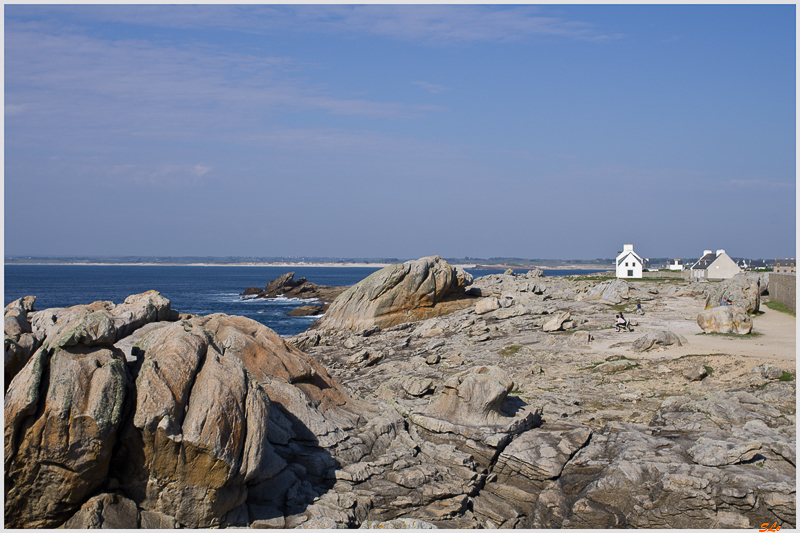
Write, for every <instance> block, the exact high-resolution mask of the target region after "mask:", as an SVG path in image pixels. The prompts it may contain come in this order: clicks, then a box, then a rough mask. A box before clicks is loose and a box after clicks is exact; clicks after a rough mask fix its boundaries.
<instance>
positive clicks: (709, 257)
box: [691, 250, 742, 280]
mask: <svg viewBox="0 0 800 533" xmlns="http://www.w3.org/2000/svg"><path fill="white" fill-rule="evenodd" d="M691 270H692V277H693V278H696V279H712V280H715V279H729V278H732V277H733V276H735V275H736V274H738V273H739V272H741V271H742V269H741V268H739V265H737V264H736V262H735V261H734V260H733V259H731V258H730V257H729V256H728V254H726V253H725V250H717V253H713V252H712V251H711V250H704V251H703V257H701V258H700V259H698V260H697V262H696V263H695V264H693V265H692V268H691Z"/></svg>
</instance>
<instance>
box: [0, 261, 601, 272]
mask: <svg viewBox="0 0 800 533" xmlns="http://www.w3.org/2000/svg"><path fill="white" fill-rule="evenodd" d="M4 264H5V266H14V265H24V266H193V267H215V266H220V267H286V268H299V267H313V268H384V267H387V266H390V265H393V264H396V263H358V262H353V263H325V262H321V263H320V262H304V261H297V262H271V263H262V262H244V263H152V262H151V263H141V262H137V263H90V262H83V261H81V262H47V263H42V262H30V263H28V262H21V261H20V262H13V263H4ZM452 266H454V267H461V268H464V269H469V270H508V269H509V268H510V269H512V270H514V271H515V272H527V271H528V270H534V269H539V270H613V267H611V266H608V265H583V264H578V265H575V264H570V265H558V266H543V265H532V266H522V267H521V266H518V265H482V264H477V265H476V264H475V263H470V264H453V265H452Z"/></svg>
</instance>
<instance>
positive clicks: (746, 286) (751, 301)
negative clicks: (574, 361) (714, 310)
mask: <svg viewBox="0 0 800 533" xmlns="http://www.w3.org/2000/svg"><path fill="white" fill-rule="evenodd" d="M768 286H769V283H768V281H765V279H764V276H763V275H762V274H759V273H757V272H740V273H738V274H736V275H735V276H733V277H732V278H731V279H726V280H725V281H721V282H719V283H717V284H715V285H714V286H713V287H712V288H710V289H709V290H708V292H707V293H706V309H708V308H711V307H717V306H718V305H721V304H722V299H723V298H725V299H727V300H728V301H729V302H731V303H732V304H733V305H737V306H739V307H741V308H743V309H744V310H745V312H747V313H757V312H758V310H759V308H760V306H761V295H762V294H763V293H764V292H765V291H766V290H767V288H768Z"/></svg>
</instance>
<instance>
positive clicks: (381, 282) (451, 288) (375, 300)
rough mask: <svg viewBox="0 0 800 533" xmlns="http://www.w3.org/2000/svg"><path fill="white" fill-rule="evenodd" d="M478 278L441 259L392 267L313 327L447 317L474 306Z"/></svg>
mask: <svg viewBox="0 0 800 533" xmlns="http://www.w3.org/2000/svg"><path fill="white" fill-rule="evenodd" d="M471 283H472V276H471V275H470V274H469V273H467V272H465V271H464V270H463V269H461V268H457V267H451V266H450V265H448V264H447V262H446V261H444V260H443V259H442V258H441V257H439V256H438V255H437V256H432V257H424V258H422V259H418V260H416V261H407V262H405V263H402V264H398V265H392V266H388V267H386V268H384V269H381V270H379V271H377V272H375V273H373V274H371V275H370V276H369V277H367V278H366V279H365V280H363V281H361V282H360V283H358V284H356V285H354V286H352V287H350V288H349V289H347V290H346V291H345V292H344V293H342V294H341V295H340V296H339V297H337V298H336V300H334V302H333V303H332V304H331V307H330V309H329V310H328V312H327V313H326V315H325V316H324V317H323V318H322V319H320V320H319V321H317V322H316V323H315V324H314V325H313V326H312V327H313V328H315V329H344V330H350V331H358V330H362V329H366V328H369V327H372V326H376V325H377V326H378V327H380V328H386V327H391V326H394V325H397V324H402V323H404V322H413V321H417V320H423V319H426V318H431V317H436V316H442V315H446V314H449V313H452V312H453V311H457V310H459V309H463V308H465V307H467V306H471V305H473V304H474V301H473V300H472V298H470V297H469V296H467V295H466V294H465V293H464V289H465V288H466V287H467V286H468V285H469V284H471Z"/></svg>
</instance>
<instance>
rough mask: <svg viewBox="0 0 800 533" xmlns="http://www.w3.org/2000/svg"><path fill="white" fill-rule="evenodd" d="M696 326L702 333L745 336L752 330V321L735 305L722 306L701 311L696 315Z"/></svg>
mask: <svg viewBox="0 0 800 533" xmlns="http://www.w3.org/2000/svg"><path fill="white" fill-rule="evenodd" d="M697 325H698V326H700V328H701V329H702V330H703V332H704V333H736V334H738V335H747V334H748V333H750V331H752V329H753V321H752V320H750V317H749V316H747V313H746V312H745V310H744V309H742V308H741V307H739V306H737V305H722V306H720V307H712V308H711V309H706V310H705V311H701V312H700V313H699V314H698V315H697Z"/></svg>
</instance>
